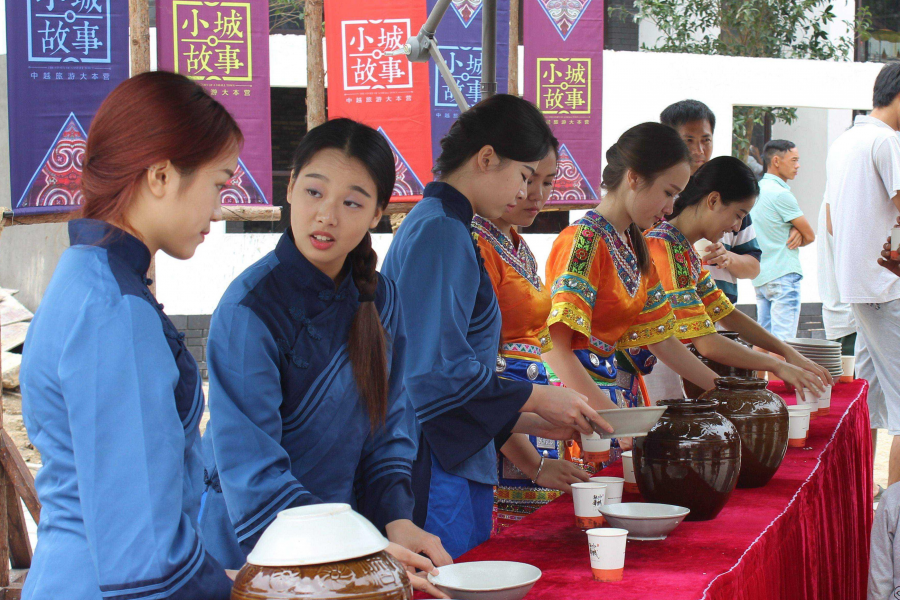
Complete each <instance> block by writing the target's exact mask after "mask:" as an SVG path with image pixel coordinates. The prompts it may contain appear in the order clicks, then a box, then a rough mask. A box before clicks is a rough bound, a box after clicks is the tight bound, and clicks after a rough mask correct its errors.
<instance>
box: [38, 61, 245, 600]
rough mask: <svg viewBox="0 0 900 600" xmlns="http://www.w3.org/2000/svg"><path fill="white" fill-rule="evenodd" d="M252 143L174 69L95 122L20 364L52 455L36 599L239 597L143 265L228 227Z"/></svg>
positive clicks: (165, 328) (194, 403)
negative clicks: (241, 158)
mask: <svg viewBox="0 0 900 600" xmlns="http://www.w3.org/2000/svg"><path fill="white" fill-rule="evenodd" d="M242 139H243V138H242V136H241V132H240V129H239V128H238V126H237V124H236V123H235V121H234V119H233V118H232V117H231V115H229V114H228V112H227V111H226V110H225V108H223V107H222V105H221V104H219V103H218V102H216V101H215V100H213V99H212V98H211V97H210V96H209V95H208V94H207V93H206V92H205V91H204V90H203V89H202V88H201V87H200V86H199V85H197V84H196V83H193V82H192V81H190V80H189V79H187V78H185V77H183V76H181V75H175V74H172V73H163V72H155V73H144V74H142V75H138V76H136V77H133V78H132V79H129V80H127V81H125V82H123V83H122V84H120V85H119V86H118V87H117V88H116V89H115V90H113V92H112V93H111V94H110V95H109V97H108V98H107V99H106V100H105V101H104V102H103V104H102V105H101V106H100V109H99V111H98V112H97V115H96V117H95V118H94V121H93V123H92V125H91V127H90V133H89V135H88V142H87V151H86V153H85V157H84V172H83V175H82V189H83V192H84V197H85V206H84V211H83V217H84V218H82V219H79V220H76V221H72V222H71V223H70V224H69V237H70V240H71V247H70V248H69V249H68V250H66V252H65V253H64V254H63V256H62V258H61V259H60V262H59V265H58V266H57V268H56V271H55V273H54V274H53V279H52V280H51V282H50V285H49V287H48V288H47V291H46V293H45V294H44V298H43V301H42V302H41V306H40V308H39V309H38V311H37V314H36V315H35V318H34V321H33V322H32V325H31V328H30V330H29V335H28V340H27V342H26V345H25V355H24V357H23V362H22V375H21V386H22V413H23V416H24V419H25V426H26V427H27V429H28V435H29V437H30V439H31V440H32V442H33V443H34V445H35V447H37V448H38V450H40V452H41V456H42V458H43V462H44V466H43V468H42V469H41V471H40V472H39V473H38V476H37V479H36V482H35V484H36V487H37V492H38V496H39V498H40V500H41V503H42V505H43V506H42V509H41V520H40V526H39V527H38V545H37V550H36V552H35V556H34V561H33V564H32V568H31V571H30V573H29V574H28V579H27V581H26V583H25V589H24V592H23V597H24V598H26V599H31V598H78V599H79V600H87V599H91V600H93V599H96V600H100V599H101V598H103V599H104V600H125V599H128V600H140V599H145V598H146V599H150V598H154V599H156V598H191V599H194V598H204V599H208V600H220V599H221V600H226V599H227V598H229V596H230V594H231V581H230V580H229V578H228V576H227V575H226V573H225V570H224V568H223V567H222V566H221V565H220V564H219V563H218V562H216V560H215V559H214V558H212V556H211V555H210V554H209V553H208V552H207V550H206V548H205V547H204V544H203V541H202V538H201V535H200V533H199V528H198V524H197V521H198V514H199V511H200V498H201V494H202V493H203V465H202V459H201V452H200V432H199V423H200V417H201V416H202V414H203V402H204V400H203V392H202V390H201V385H200V384H201V381H200V375H199V371H198V369H197V364H196V363H195V362H194V359H193V358H192V357H191V355H190V353H189V352H188V351H187V348H186V347H185V345H184V341H183V339H182V338H183V336H182V335H181V334H179V333H178V330H177V329H176V328H175V326H174V325H173V324H172V322H171V321H170V320H169V318H168V317H167V316H166V315H165V313H164V312H163V307H162V305H161V304H159V303H158V302H157V301H156V300H155V299H154V297H153V295H152V294H151V293H150V290H149V289H148V287H147V286H148V285H149V284H150V280H149V279H147V269H148V267H149V266H150V261H151V258H152V257H153V255H154V254H155V253H156V252H157V251H158V250H162V251H163V252H165V253H166V254H168V255H170V256H173V257H175V258H179V259H187V258H190V257H191V256H192V255H193V254H194V251H195V250H196V248H197V246H198V245H200V244H201V243H202V242H203V238H204V236H205V235H206V234H207V233H209V226H210V222H211V221H217V220H219V219H220V218H221V207H220V204H219V193H220V191H221V190H222V188H223V187H224V186H225V185H226V183H227V182H228V180H229V179H230V178H231V177H232V176H233V174H234V171H235V169H236V168H237V159H238V152H239V150H240V147H241V143H242Z"/></svg>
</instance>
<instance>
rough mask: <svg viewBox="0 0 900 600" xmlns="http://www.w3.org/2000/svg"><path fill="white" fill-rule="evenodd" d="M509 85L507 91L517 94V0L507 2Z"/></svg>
mask: <svg viewBox="0 0 900 600" xmlns="http://www.w3.org/2000/svg"><path fill="white" fill-rule="evenodd" d="M508 73H509V78H508V79H509V85H508V86H507V93H509V94H512V95H513V96H518V95H519V0H510V2H509V70H508Z"/></svg>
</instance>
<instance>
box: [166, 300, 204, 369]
mask: <svg viewBox="0 0 900 600" xmlns="http://www.w3.org/2000/svg"><path fill="white" fill-rule="evenodd" d="M169 318H170V319H172V323H174V324H175V327H177V328H178V331H180V332H181V333H183V334H184V342H185V344H187V348H188V350H189V351H190V353H191V354H193V355H194V360H196V361H197V366H199V367H200V376H201V377H203V379H207V374H206V338H207V337H208V336H209V320H210V315H175V316H173V317H169Z"/></svg>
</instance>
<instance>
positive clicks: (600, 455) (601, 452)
mask: <svg viewBox="0 0 900 600" xmlns="http://www.w3.org/2000/svg"><path fill="white" fill-rule="evenodd" d="M609 448H610V440H605V439H603V438H602V437H600V434H599V433H597V432H596V431H595V432H594V433H592V434H591V435H584V434H583V433H582V434H581V449H582V450H584V462H586V463H594V464H597V463H602V462H606V461H608V460H609Z"/></svg>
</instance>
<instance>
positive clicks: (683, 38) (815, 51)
mask: <svg viewBox="0 0 900 600" xmlns="http://www.w3.org/2000/svg"><path fill="white" fill-rule="evenodd" d="M635 8H636V10H637V12H636V13H633V15H634V19H635V20H642V19H649V20H650V21H652V22H654V23H655V24H656V26H657V27H658V28H659V30H660V33H661V35H660V38H659V40H657V43H656V44H654V45H653V46H647V45H644V46H643V48H642V49H643V50H650V51H654V52H682V53H689V54H712V55H721V56H747V57H763V58H800V59H810V60H850V59H852V57H853V49H854V46H855V44H856V40H857V38H860V37H862V38H864V37H865V36H866V33H867V32H868V31H869V28H870V24H871V20H870V14H869V11H868V10H866V9H861V10H860V11H859V13H858V14H857V18H856V20H855V21H854V22H845V25H846V27H847V30H848V31H849V34H848V35H845V36H841V37H839V38H837V39H835V38H832V37H830V36H829V34H828V29H829V27H831V26H832V24H835V23H836V21H837V16H836V15H835V13H834V5H833V4H831V2H830V1H829V0H636V1H635ZM767 116H771V117H772V118H773V119H775V120H777V121H782V122H785V123H787V124H790V123H792V122H793V121H794V120H795V119H796V118H797V111H796V109H794V108H785V107H755V106H754V107H749V106H748V107H736V108H735V115H734V140H735V143H734V148H733V151H734V154H735V156H739V157H740V158H742V159H746V158H747V154H748V152H749V150H750V139H751V137H752V135H753V129H754V127H755V126H756V125H762V124H763V123H764V122H765V119H766V117H767Z"/></svg>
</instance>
